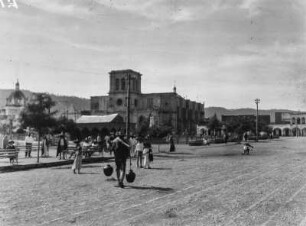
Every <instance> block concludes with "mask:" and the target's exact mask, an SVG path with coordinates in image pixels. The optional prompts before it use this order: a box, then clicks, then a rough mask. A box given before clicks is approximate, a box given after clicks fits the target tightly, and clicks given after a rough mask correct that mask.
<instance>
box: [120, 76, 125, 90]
mask: <svg viewBox="0 0 306 226" xmlns="http://www.w3.org/2000/svg"><path fill="white" fill-rule="evenodd" d="M121 90H125V79H124V78H122V79H121Z"/></svg>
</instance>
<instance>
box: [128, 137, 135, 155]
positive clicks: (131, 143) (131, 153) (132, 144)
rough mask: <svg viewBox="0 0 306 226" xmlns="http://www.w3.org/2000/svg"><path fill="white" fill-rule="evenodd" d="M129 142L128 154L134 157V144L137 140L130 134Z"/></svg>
mask: <svg viewBox="0 0 306 226" xmlns="http://www.w3.org/2000/svg"><path fill="white" fill-rule="evenodd" d="M129 144H130V147H131V149H130V156H131V157H136V151H135V148H136V144H137V140H136V138H135V137H134V136H131V137H130V140H129Z"/></svg>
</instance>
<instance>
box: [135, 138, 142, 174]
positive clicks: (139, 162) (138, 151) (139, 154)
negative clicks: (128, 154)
mask: <svg viewBox="0 0 306 226" xmlns="http://www.w3.org/2000/svg"><path fill="white" fill-rule="evenodd" d="M135 151H136V155H137V161H136V165H137V168H142V167H143V166H142V153H143V141H142V138H141V137H138V138H137V143H136V147H135Z"/></svg>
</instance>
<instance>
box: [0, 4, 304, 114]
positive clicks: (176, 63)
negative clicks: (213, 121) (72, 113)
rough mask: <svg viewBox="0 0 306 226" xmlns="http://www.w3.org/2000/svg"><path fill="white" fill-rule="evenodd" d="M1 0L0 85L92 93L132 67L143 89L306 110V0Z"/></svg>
mask: <svg viewBox="0 0 306 226" xmlns="http://www.w3.org/2000/svg"><path fill="white" fill-rule="evenodd" d="M2 1H3V4H4V7H3V6H2V7H1V4H0V21H1V22H0V88H1V89H10V88H14V84H15V83H16V81H17V79H18V80H19V82H20V87H21V89H27V90H31V91H34V92H48V93H54V94H61V95H69V96H78V97H85V98H90V96H99V95H107V93H108V92H109V74H108V73H109V72H110V71H112V70H123V69H132V70H135V71H138V72H140V73H141V74H142V75H143V76H142V92H143V93H152V92H171V91H172V89H173V86H174V85H175V86H176V88H177V93H178V94H179V95H181V96H183V97H186V98H188V99H191V100H194V101H198V102H203V103H204V102H205V106H220V107H226V108H231V109H233V108H255V107H256V105H255V101H254V100H255V99H256V98H259V99H260V100H261V101H260V103H259V108H261V109H290V110H301V111H306V76H305V72H306V65H305V63H306V38H305V32H306V27H305V22H306V13H305V12H306V1H304V0H230V1H229V0H213V1H212V0H188V1H186V0H150V1H143V0H15V1H16V4H17V5H18V8H14V7H8V5H7V4H8V0H2ZM0 2H1V1H0Z"/></svg>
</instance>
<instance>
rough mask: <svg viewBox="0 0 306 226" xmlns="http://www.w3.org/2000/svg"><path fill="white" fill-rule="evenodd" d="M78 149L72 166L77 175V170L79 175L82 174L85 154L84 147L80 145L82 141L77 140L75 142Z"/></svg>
mask: <svg viewBox="0 0 306 226" xmlns="http://www.w3.org/2000/svg"><path fill="white" fill-rule="evenodd" d="M75 143H76V147H75V152H74V161H73V164H72V171H73V173H74V174H75V173H76V170H77V173H78V174H80V173H81V168H82V158H83V153H82V147H81V145H80V141H79V140H77V141H75Z"/></svg>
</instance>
